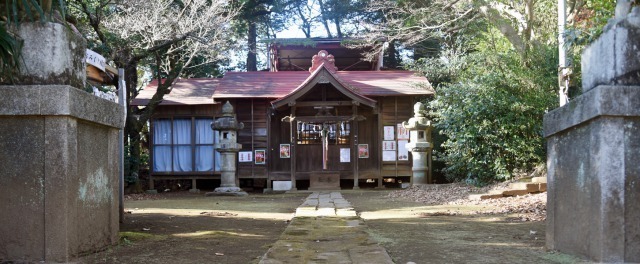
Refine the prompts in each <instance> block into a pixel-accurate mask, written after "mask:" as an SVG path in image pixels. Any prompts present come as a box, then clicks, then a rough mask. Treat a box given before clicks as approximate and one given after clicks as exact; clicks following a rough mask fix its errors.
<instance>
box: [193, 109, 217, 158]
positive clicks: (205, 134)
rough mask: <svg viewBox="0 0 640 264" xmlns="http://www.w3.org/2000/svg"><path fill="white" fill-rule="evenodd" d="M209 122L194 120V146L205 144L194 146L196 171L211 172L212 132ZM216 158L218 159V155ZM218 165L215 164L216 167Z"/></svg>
mask: <svg viewBox="0 0 640 264" xmlns="http://www.w3.org/2000/svg"><path fill="white" fill-rule="evenodd" d="M211 122H213V119H211V118H208V119H196V144H207V146H196V171H213V164H214V161H213V159H214V150H213V143H214V131H213V130H212V129H211ZM216 133H218V132H217V131H216ZM216 154H217V153H216ZM216 156H217V158H218V159H219V158H220V154H218V155H216ZM218 163H219V162H215V164H216V165H218Z"/></svg>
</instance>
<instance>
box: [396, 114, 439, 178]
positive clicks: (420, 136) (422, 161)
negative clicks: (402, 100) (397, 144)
mask: <svg viewBox="0 0 640 264" xmlns="http://www.w3.org/2000/svg"><path fill="white" fill-rule="evenodd" d="M424 112H425V108H424V104H422V103H421V102H417V103H416V104H415V105H414V106H413V113H414V115H413V117H412V118H410V119H409V121H408V122H402V126H403V127H404V128H406V129H407V130H409V143H407V144H406V145H405V146H406V148H407V149H408V150H409V151H411V156H412V157H413V167H412V168H411V170H412V171H413V180H412V183H413V184H427V183H430V182H431V179H430V178H431V174H430V173H429V171H430V165H431V164H430V163H431V155H430V154H431V149H432V148H433V146H432V145H431V120H429V119H428V118H427V117H425V116H424Z"/></svg>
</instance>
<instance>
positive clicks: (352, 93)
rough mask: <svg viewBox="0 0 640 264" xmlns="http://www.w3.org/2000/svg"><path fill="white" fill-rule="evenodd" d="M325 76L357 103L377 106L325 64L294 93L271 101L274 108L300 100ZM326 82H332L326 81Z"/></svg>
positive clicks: (294, 90)
mask: <svg viewBox="0 0 640 264" xmlns="http://www.w3.org/2000/svg"><path fill="white" fill-rule="evenodd" d="M324 76H326V77H328V78H332V79H333V80H334V81H335V82H336V84H338V85H334V86H335V87H336V88H337V89H338V90H340V91H341V92H342V93H343V94H345V95H346V96H348V97H350V98H351V99H353V100H354V101H357V102H358V103H361V104H364V105H368V106H370V107H375V105H376V101H375V100H373V99H371V98H369V97H366V96H364V95H362V94H360V93H358V91H357V90H356V89H355V88H353V87H352V86H351V85H349V84H347V83H345V82H344V81H342V80H341V79H340V78H339V77H338V76H336V75H335V74H334V73H332V72H331V71H330V70H329V69H327V68H326V67H325V65H324V64H322V65H320V66H319V67H318V68H317V69H316V70H315V71H313V72H312V73H311V75H309V77H307V79H306V80H305V81H304V82H302V83H301V84H300V85H298V87H296V88H295V89H293V91H291V92H290V93H289V94H287V95H285V96H283V97H280V98H278V99H276V100H273V101H271V104H272V105H273V106H274V107H276V108H278V107H280V106H282V105H283V104H286V103H288V102H289V101H292V100H295V99H297V98H299V97H300V96H302V95H303V94H304V93H306V92H307V91H308V90H309V89H310V88H311V87H310V86H312V85H313V84H315V83H318V82H319V81H320V80H319V79H320V78H322V77H324ZM326 81H327V82H331V80H326Z"/></svg>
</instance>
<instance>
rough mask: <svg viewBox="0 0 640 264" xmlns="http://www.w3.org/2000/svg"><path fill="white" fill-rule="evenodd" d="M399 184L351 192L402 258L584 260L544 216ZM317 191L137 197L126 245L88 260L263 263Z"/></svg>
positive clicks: (376, 233) (371, 227) (130, 203)
mask: <svg viewBox="0 0 640 264" xmlns="http://www.w3.org/2000/svg"><path fill="white" fill-rule="evenodd" d="M392 191H393V190H370V189H367V190H343V191H342V194H343V196H344V197H345V198H346V199H347V200H348V201H349V202H351V204H352V205H353V206H354V207H355V210H356V211H357V212H358V214H359V215H360V217H362V218H363V219H364V220H365V222H366V224H367V226H368V233H369V234H370V236H372V237H373V238H374V239H375V240H376V241H377V242H378V243H380V245H382V246H383V247H385V248H386V249H387V251H388V253H389V255H390V256H391V257H392V259H393V260H394V262H396V263H409V262H414V263H576V262H581V260H580V259H577V258H573V257H571V256H568V255H564V254H560V253H554V252H546V251H545V250H544V237H545V234H544V231H545V225H544V222H530V221H527V222H522V221H511V220H510V219H513V216H512V215H482V214H477V212H478V211H482V210H487V211H492V210H494V209H495V208H491V206H488V205H426V204H425V203H423V202H416V201H413V200H411V199H404V198H392V197H390V196H389V194H390V192H392ZM308 195H309V193H293V194H255V193H252V194H250V195H249V196H247V197H205V196H204V195H203V194H191V193H185V192H181V193H164V194H157V195H143V196H134V197H130V198H129V199H127V200H126V202H125V208H126V209H125V210H126V211H127V212H130V213H128V214H127V215H126V220H125V222H124V223H123V224H121V227H120V229H121V233H120V236H121V239H120V244H119V245H117V246H113V247H111V248H109V249H106V250H104V251H100V252H96V253H92V254H88V255H85V256H83V257H81V259H80V260H79V262H81V263H257V262H258V261H259V258H260V257H261V256H262V255H263V254H264V253H265V252H266V251H267V250H268V248H269V247H270V246H271V245H272V244H273V243H274V242H275V241H277V239H278V237H279V236H280V234H281V233H282V232H283V231H284V229H285V228H286V226H287V225H288V223H289V220H290V219H291V218H292V217H293V212H294V211H295V208H296V207H297V206H298V205H300V204H301V203H302V202H303V201H304V199H305V198H306V197H307V196H308Z"/></svg>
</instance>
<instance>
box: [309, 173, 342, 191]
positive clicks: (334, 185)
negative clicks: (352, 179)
mask: <svg viewBox="0 0 640 264" xmlns="http://www.w3.org/2000/svg"><path fill="white" fill-rule="evenodd" d="M309 190H310V191H319V190H340V173H335V172H323V171H317V172H313V173H312V174H311V175H309Z"/></svg>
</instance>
